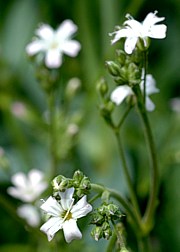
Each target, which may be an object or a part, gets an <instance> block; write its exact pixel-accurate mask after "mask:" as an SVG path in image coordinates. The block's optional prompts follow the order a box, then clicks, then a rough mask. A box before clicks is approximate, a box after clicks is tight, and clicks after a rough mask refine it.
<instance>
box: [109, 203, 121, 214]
mask: <svg viewBox="0 0 180 252" xmlns="http://www.w3.org/2000/svg"><path fill="white" fill-rule="evenodd" d="M118 209H119V208H118V206H116V205H115V204H109V205H108V206H107V210H108V212H109V214H110V215H115V214H116V213H117V211H118Z"/></svg>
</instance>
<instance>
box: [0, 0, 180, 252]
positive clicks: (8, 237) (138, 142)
mask: <svg viewBox="0 0 180 252" xmlns="http://www.w3.org/2000/svg"><path fill="white" fill-rule="evenodd" d="M155 10H158V16H160V17H165V21H164V23H165V24H166V25H167V27H168V30H167V38H166V39H165V40H152V41H151V46H150V52H149V73H151V74H153V76H154V78H155V79H156V81H157V86H158V88H159V89H160V93H159V94H156V95H154V96H153V97H152V99H153V101H154V102H155V104H156V110H155V111H154V112H152V113H149V118H150V121H151V125H152V129H153V133H154V136H155V140H156V146H157V152H158V162H159V168H160V176H161V185H160V196H159V199H160V203H159V206H158V210H157V216H156V224H155V228H154V230H153V232H152V235H151V239H152V242H153V243H154V248H155V249H154V251H157V252H169V251H173V252H178V251H180V221H179V213H180V204H179V199H180V190H179V181H180V50H179V45H180V1H179V0H164V1H158V0H151V1H147V0H134V1H133V0H107V1H104V0H91V1H88V0H51V1H50V0H49V1H48V0H6V1H2V0H1V1H0V146H1V147H0V194H1V195H3V197H4V198H5V199H6V200H7V202H6V203H5V202H4V203H3V200H0V204H1V206H0V251H1V252H8V251H12V250H14V249H16V251H17V252H21V251H39V250H40V249H42V247H41V246H40V245H39V246H38V245H37V244H38V240H39V239H40V238H38V235H36V234H34V233H33V231H30V230H28V231H26V227H24V225H23V223H20V221H19V219H17V218H16V216H14V215H13V209H12V207H15V208H16V207H17V206H18V205H19V204H20V201H18V200H16V199H13V198H12V197H10V196H9V195H8V194H7V188H8V187H9V186H10V185H11V181H10V179H11V176H12V175H13V174H15V173H16V172H18V171H23V172H25V173H27V172H28V171H29V170H30V169H32V168H37V169H40V170H42V171H44V172H45V173H46V172H47V171H48V168H49V159H48V155H47V153H48V150H47V142H46V140H45V135H44V134H43V130H42V128H41V127H42V125H41V120H40V118H41V117H43V114H44V112H45V111H46V109H47V104H46V99H45V95H44V93H43V92H42V90H41V88H40V86H39V84H38V83H37V81H36V79H35V77H34V68H33V65H32V63H31V62H30V61H29V60H28V58H27V55H26V53H25V46H26V45H27V44H28V43H29V42H30V41H31V39H32V37H33V35H34V30H35V29H36V28H37V26H38V24H39V23H42V22H43V23H48V24H50V25H51V26H52V27H54V28H57V26H58V25H59V24H60V23H61V22H62V21H63V20H65V19H72V20H73V21H74V23H75V24H77V26H78V32H77V34H76V37H75V38H76V39H77V40H78V41H80V43H81V45H82V50H81V52H80V53H79V55H78V57H77V58H75V59H71V58H69V57H66V56H65V57H64V63H63V66H62V67H61V68H60V75H61V79H62V85H65V84H66V83H67V81H68V80H69V79H70V78H73V77H78V78H79V79H80V80H81V83H82V85H81V90H80V92H79V96H78V97H77V101H76V102H75V106H77V107H78V108H80V109H81V111H83V118H82V123H81V128H80V132H79V137H78V140H77V144H76V146H75V148H74V151H73V153H72V154H71V155H70V157H69V158H68V159H66V160H65V161H63V162H62V164H61V165H60V168H59V169H60V172H61V173H63V174H64V175H67V176H68V175H71V174H72V171H73V170H75V169H81V170H83V171H84V172H85V174H87V175H88V176H89V177H90V178H91V180H92V181H93V182H97V183H104V184H105V185H107V186H110V187H111V186H113V187H115V188H116V189H118V190H121V192H122V194H125V193H126V185H125V182H124V179H123V175H122V174H121V172H120V171H119V177H118V179H117V166H120V161H119V159H118V153H117V148H116V147H117V146H116V142H115V139H114V137H113V134H112V132H111V130H110V129H109V128H108V127H107V125H106V124H105V123H104V121H103V119H102V118H101V117H100V114H99V110H98V103H99V97H98V95H97V91H96V83H97V81H98V79H99V78H100V77H101V76H106V77H107V78H109V75H108V73H107V71H106V68H105V61H106V60H113V59H114V55H115V48H117V47H118V45H115V46H111V45H110V39H111V38H110V37H109V36H108V33H109V32H112V31H113V30H114V26H115V25H121V24H122V23H123V22H124V20H125V15H126V13H130V14H131V15H132V16H133V17H134V18H135V19H137V20H139V21H141V20H143V19H144V17H145V16H146V15H147V14H148V13H149V12H151V11H155ZM63 83H64V84H63ZM24 113H25V114H26V116H25V117H24V116H23V115H24ZM123 142H124V143H125V144H126V151H127V157H128V162H129V164H130V166H131V168H132V177H134V178H135V180H134V186H135V188H136V191H137V193H138V195H139V200H140V202H141V205H142V209H143V206H144V202H145V201H146V197H147V193H148V185H149V172H148V167H147V159H148V156H147V152H146V148H145V144H144V140H143V135H142V128H141V123H140V121H139V119H138V116H137V115H136V113H134V112H131V114H130V116H129V117H128V121H127V122H126V124H125V125H124V128H123ZM62 148H63V143H62ZM134 174H136V176H134ZM0 197H1V196H0ZM8 202H10V204H9V203H8ZM81 225H82V226H83V223H82V224H81ZM44 237H45V236H44ZM131 242H133V241H131ZM84 243H85V244H86V245H84ZM44 244H45V245H44V247H43V250H44V251H50V250H48V249H47V247H46V245H47V242H46V239H44ZM87 244H88V245H87ZM105 245H106V242H104V241H101V242H99V243H96V242H95V241H93V240H92V238H91V237H90V235H89V233H88V232H85V240H84V241H81V242H79V243H76V242H73V243H72V244H70V245H68V246H65V245H64V246H65V247H63V248H59V250H58V251H70V250H72V249H73V250H74V251H99V250H98V249H99V248H102V249H104V247H105ZM99 246H100V247H99ZM53 250H54V248H53V247H52V251H53Z"/></svg>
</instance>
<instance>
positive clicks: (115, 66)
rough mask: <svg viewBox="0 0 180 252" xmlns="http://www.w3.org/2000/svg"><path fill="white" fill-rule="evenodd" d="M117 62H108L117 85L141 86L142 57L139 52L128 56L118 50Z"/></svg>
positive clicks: (136, 51) (108, 67)
mask: <svg viewBox="0 0 180 252" xmlns="http://www.w3.org/2000/svg"><path fill="white" fill-rule="evenodd" d="M116 54H117V59H116V61H107V62H106V66H107V69H108V71H109V73H110V74H111V76H112V77H113V79H114V81H115V82H116V84H117V85H118V86H119V85H129V86H131V87H132V86H134V85H136V84H139V82H140V79H141V73H142V65H141V64H142V62H143V61H142V58H141V57H142V55H141V54H140V53H139V51H138V50H135V51H134V53H133V54H131V55H128V54H126V53H125V52H124V51H123V50H117V51H116Z"/></svg>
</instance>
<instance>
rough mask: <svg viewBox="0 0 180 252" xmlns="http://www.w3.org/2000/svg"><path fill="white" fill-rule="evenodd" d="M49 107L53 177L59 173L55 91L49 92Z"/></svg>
mask: <svg viewBox="0 0 180 252" xmlns="http://www.w3.org/2000/svg"><path fill="white" fill-rule="evenodd" d="M48 107H49V138H50V155H51V177H54V176H56V175H57V164H58V158H57V136H56V105H55V93H54V91H51V92H50V93H49V94H48Z"/></svg>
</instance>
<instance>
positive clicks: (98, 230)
mask: <svg viewBox="0 0 180 252" xmlns="http://www.w3.org/2000/svg"><path fill="white" fill-rule="evenodd" d="M91 235H92V237H93V238H94V239H95V240H96V241H99V240H100V239H101V238H102V237H103V230H102V227H101V226H96V227H94V228H93V230H92V231H91Z"/></svg>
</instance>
